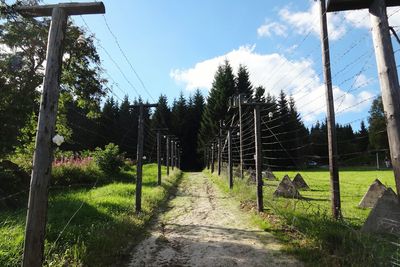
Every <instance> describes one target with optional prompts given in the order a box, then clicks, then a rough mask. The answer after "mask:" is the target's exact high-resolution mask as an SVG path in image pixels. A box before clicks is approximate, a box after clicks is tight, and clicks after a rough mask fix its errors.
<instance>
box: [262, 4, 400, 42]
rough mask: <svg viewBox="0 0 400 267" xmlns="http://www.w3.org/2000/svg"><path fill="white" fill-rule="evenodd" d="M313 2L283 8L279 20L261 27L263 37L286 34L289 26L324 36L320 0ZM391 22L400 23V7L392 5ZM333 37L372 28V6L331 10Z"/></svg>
mask: <svg viewBox="0 0 400 267" xmlns="http://www.w3.org/2000/svg"><path fill="white" fill-rule="evenodd" d="M309 3H310V5H309V7H308V9H307V10H305V11H294V10H292V9H291V7H290V6H286V7H284V8H282V9H280V10H279V12H278V15H279V20H278V21H273V22H269V23H265V24H263V25H261V26H260V27H259V28H258V29H257V34H258V36H259V37H270V36H271V35H272V34H275V35H280V36H284V34H286V32H287V30H288V29H293V30H294V31H295V32H296V33H297V34H301V35H306V34H309V33H310V32H311V33H312V34H314V36H316V37H319V36H320V7H319V5H320V4H319V2H318V1H317V2H315V1H311V0H310V1H309ZM387 13H388V17H389V25H391V26H399V25H400V12H399V10H398V7H389V8H388V12H387ZM327 21H328V32H329V38H330V39H331V40H332V41H334V40H338V39H339V38H341V37H342V36H343V35H345V34H346V32H347V31H350V30H351V29H352V28H359V29H370V28H371V22H370V16H369V12H368V9H361V10H350V11H343V12H335V13H333V12H332V13H328V16H327Z"/></svg>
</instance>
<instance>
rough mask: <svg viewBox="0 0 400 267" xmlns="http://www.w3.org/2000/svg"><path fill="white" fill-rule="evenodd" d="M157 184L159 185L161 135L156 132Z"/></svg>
mask: <svg viewBox="0 0 400 267" xmlns="http://www.w3.org/2000/svg"><path fill="white" fill-rule="evenodd" d="M157 183H158V185H161V133H160V130H158V131H157Z"/></svg>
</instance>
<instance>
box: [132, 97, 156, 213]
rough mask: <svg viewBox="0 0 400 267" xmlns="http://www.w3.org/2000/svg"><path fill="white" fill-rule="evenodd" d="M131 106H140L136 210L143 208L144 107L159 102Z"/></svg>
mask: <svg viewBox="0 0 400 267" xmlns="http://www.w3.org/2000/svg"><path fill="white" fill-rule="evenodd" d="M130 107H139V118H138V119H139V122H138V141H137V159H136V160H137V166H136V190H135V192H136V204H135V208H136V212H140V211H141V210H142V179H143V143H144V135H143V131H144V124H143V121H144V118H143V115H144V114H143V113H144V108H145V107H146V108H152V107H157V104H143V103H140V104H139V105H131V106H130Z"/></svg>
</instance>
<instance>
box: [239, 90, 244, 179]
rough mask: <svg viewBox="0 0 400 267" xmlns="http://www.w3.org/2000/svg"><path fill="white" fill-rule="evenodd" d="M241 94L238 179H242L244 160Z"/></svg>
mask: <svg viewBox="0 0 400 267" xmlns="http://www.w3.org/2000/svg"><path fill="white" fill-rule="evenodd" d="M242 100H243V99H242V94H239V153H240V164H239V168H240V178H241V179H243V177H244V171H243V168H244V158H243V121H242Z"/></svg>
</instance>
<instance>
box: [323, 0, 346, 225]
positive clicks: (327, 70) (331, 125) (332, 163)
mask: <svg viewBox="0 0 400 267" xmlns="http://www.w3.org/2000/svg"><path fill="white" fill-rule="evenodd" d="M320 4H321V8H320V11H321V13H320V19H321V48H322V65H323V68H324V78H325V87H326V107H327V130H328V152H329V173H330V177H331V191H332V193H331V197H332V202H331V203H332V205H331V206H332V214H333V217H334V218H335V219H339V218H340V217H341V208H340V185H339V169H338V165H337V157H338V153H337V139H336V124H335V106H334V103H333V92H332V76H331V62H330V56H329V39H328V27H327V22H326V11H325V0H320Z"/></svg>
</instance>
